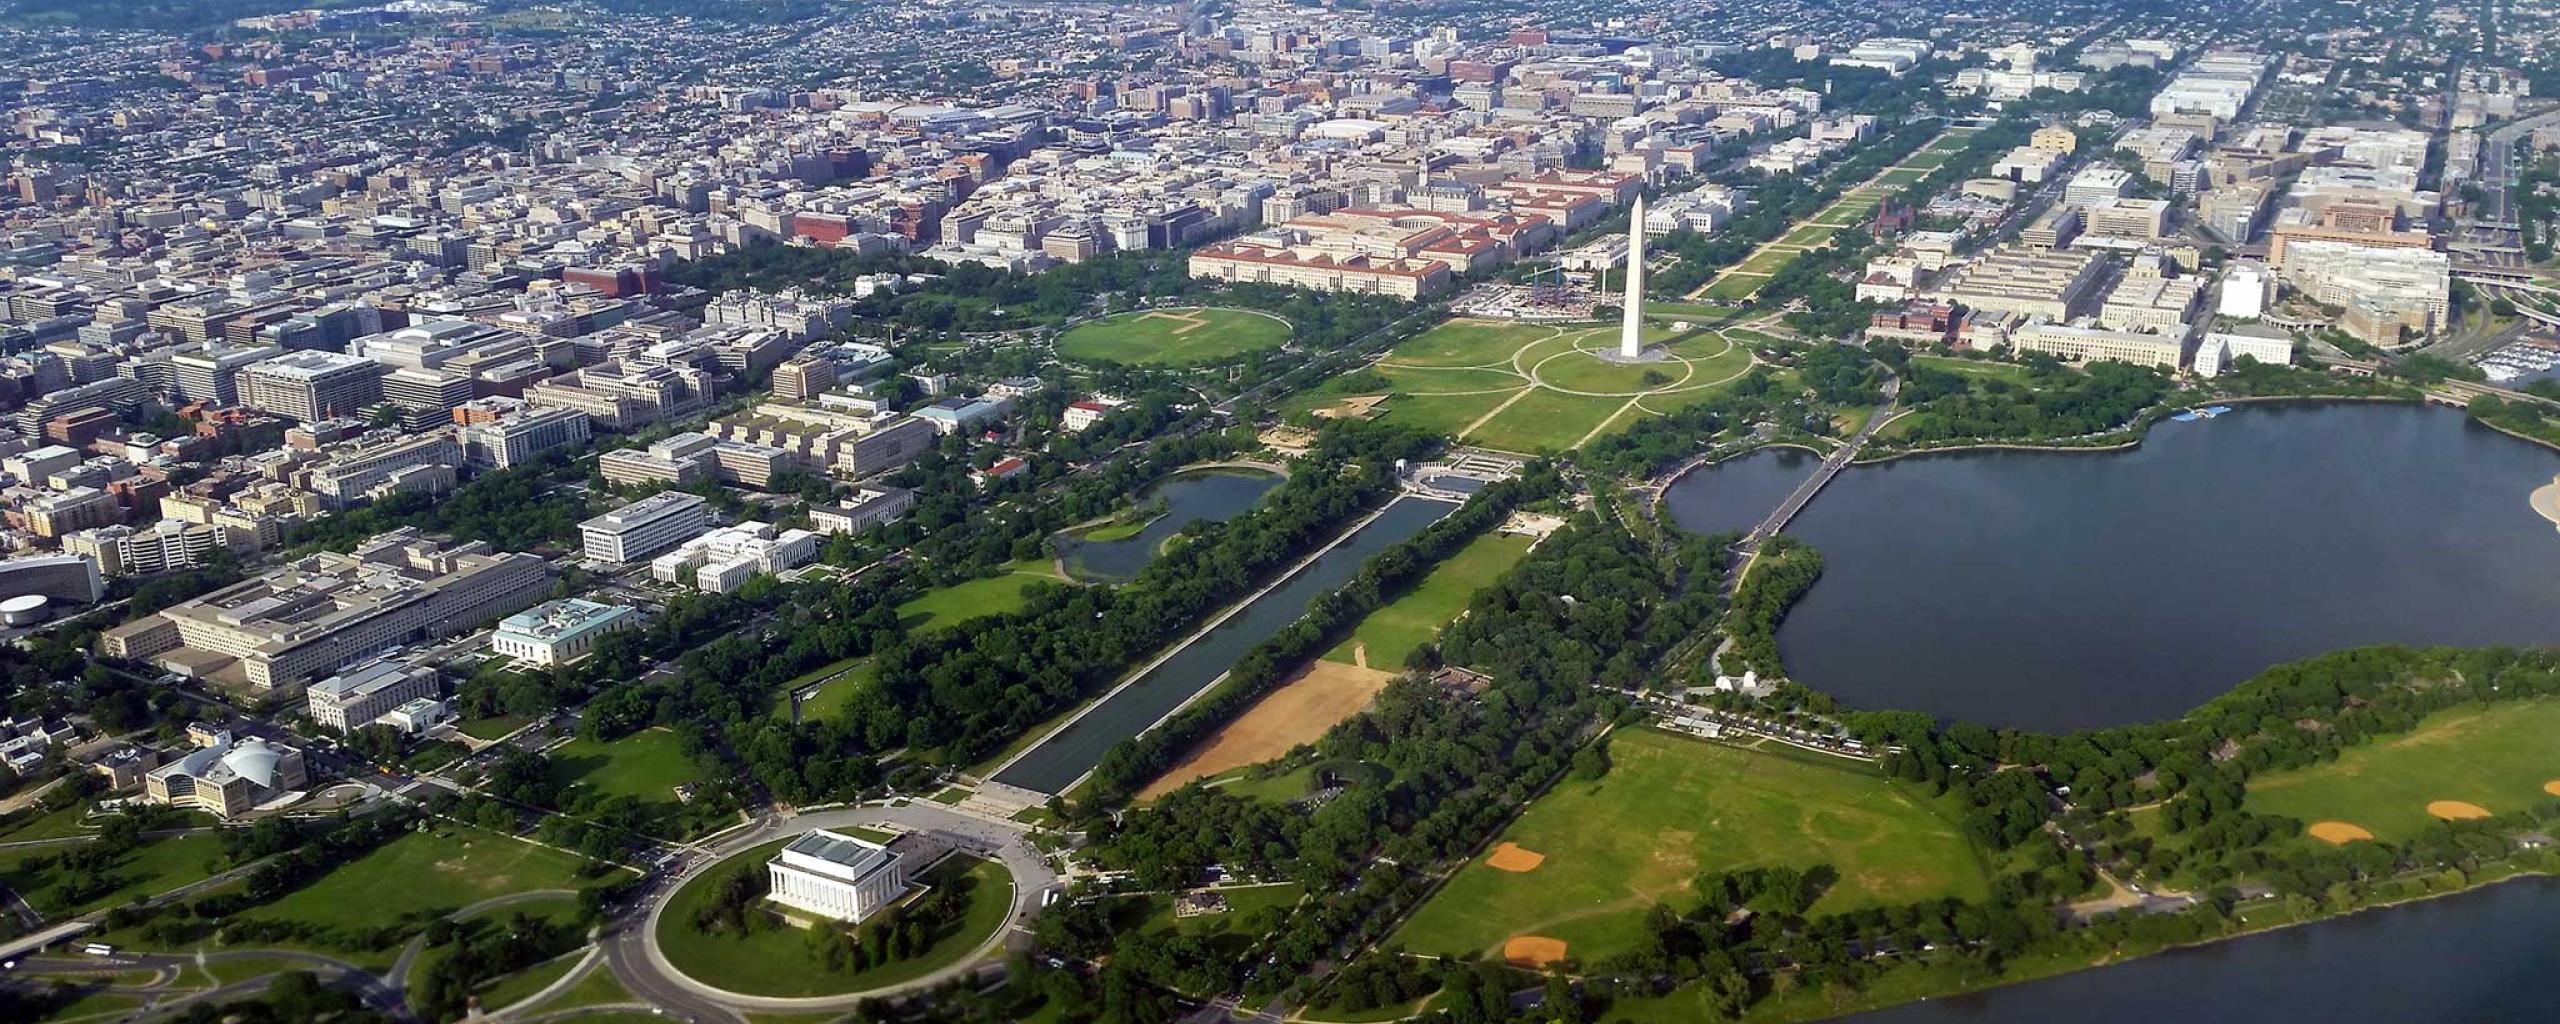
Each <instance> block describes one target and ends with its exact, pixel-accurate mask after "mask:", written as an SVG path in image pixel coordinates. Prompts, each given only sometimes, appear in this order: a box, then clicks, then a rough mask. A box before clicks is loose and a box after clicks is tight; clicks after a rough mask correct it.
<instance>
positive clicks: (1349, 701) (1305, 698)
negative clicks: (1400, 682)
mask: <svg viewBox="0 0 2560 1024" xmlns="http://www.w3.org/2000/svg"><path fill="white" fill-rule="evenodd" d="M1394 679H1395V674H1394V673H1391V672H1378V671H1374V670H1371V669H1365V668H1357V667H1354V666H1350V665H1340V664H1335V663H1333V662H1330V661H1318V662H1316V663H1314V664H1311V665H1309V666H1307V668H1306V669H1305V670H1304V671H1301V672H1299V673H1298V675H1297V676H1296V677H1295V678H1293V679H1291V680H1289V681H1288V682H1286V683H1283V684H1281V686H1280V688H1279V689H1277V690H1273V691H1271V693H1270V695H1269V696H1266V697H1264V698H1262V700H1261V702H1259V703H1257V704H1255V705H1254V706H1253V707H1252V708H1251V709H1249V710H1247V711H1246V712H1245V713H1244V714H1242V715H1240V716H1237V718H1236V720H1235V721H1232V722H1229V723H1227V727H1226V728H1224V729H1220V730H1218V732H1217V734H1216V735H1213V736H1211V737H1209V741H1208V742H1206V743H1203V744H1201V745H1200V746H1199V747H1198V748H1197V749H1195V750H1193V751H1192V752H1191V756H1189V757H1187V758H1184V759H1183V761H1182V763H1181V764H1177V765H1175V766H1173V770H1172V771H1169V772H1166V773H1164V775H1163V776H1162V777H1160V778H1158V779H1156V781H1155V782H1153V783H1150V784H1149V785H1148V786H1147V788H1146V789H1144V790H1142V791H1140V792H1139V793H1138V799H1140V800H1153V799H1155V798H1157V797H1160V796H1163V795H1165V794H1167V793H1170V792H1173V791H1174V790H1177V789H1181V788H1182V787H1183V784H1185V783H1188V782H1190V781H1191V780H1193V779H1205V778H1208V777H1209V776H1212V775H1216V774H1218V773H1219V772H1224V771H1229V770H1232V769H1236V768H1242V767H1244V766H1246V765H1249V764H1261V763H1262V762H1264V761H1268V760H1271V759H1272V758H1275V757H1278V756H1280V755H1282V754H1286V753H1288V752H1289V751H1290V750H1291V749H1293V748H1295V747H1297V746H1298V745H1299V744H1301V743H1313V742H1315V741H1316V740H1318V739H1321V738H1323V737H1324V733H1325V730H1327V729H1331V728H1333V727H1334V725H1335V724H1336V723H1339V722H1341V721H1342V720H1343V719H1346V718H1349V717H1351V716H1353V715H1356V714H1359V713H1360V712H1362V711H1366V710H1368V709H1369V702H1370V701H1373V700H1375V699H1377V696H1378V691H1380V690H1383V689H1386V687H1387V683H1389V682H1390V681H1393V680H1394Z"/></svg>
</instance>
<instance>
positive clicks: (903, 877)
mask: <svg viewBox="0 0 2560 1024" xmlns="http://www.w3.org/2000/svg"><path fill="white" fill-rule="evenodd" d="M903 861H904V858H902V857H900V856H899V855H898V854H896V853H894V852H892V851H891V850H890V849H889V848H888V847H885V846H882V845H880V844H878V843H874V842H870V841H868V840H862V839H856V838H854V837H852V836H848V835H844V834H842V833H839V832H829V831H826V830H824V829H821V830H819V831H815V832H811V833H808V834H806V835H803V836H801V837H800V838H798V839H794V840H792V841H791V844H790V845H788V846H785V847H783V848H782V852H780V853H777V854H774V855H773V859H772V860H770V861H766V862H765V868H766V870H767V871H768V872H770V873H771V876H772V882H773V892H772V893H771V894H770V895H771V898H772V900H773V901H774V902H776V903H779V904H782V905H783V906H785V907H788V908H791V909H793V910H798V911H802V912H804V913H809V914H816V915H818V916H820V917H827V918H832V919H834V920H838V921H848V922H852V923H856V924H859V923H861V922H862V921H863V920H865V919H867V918H869V917H870V916H871V915H873V914H876V913H879V912H880V908H882V907H885V906H888V905H889V904H891V903H894V902H896V901H897V899H898V897H900V896H902V895H905V894H906V891H907V868H906V865H905V863H903Z"/></svg>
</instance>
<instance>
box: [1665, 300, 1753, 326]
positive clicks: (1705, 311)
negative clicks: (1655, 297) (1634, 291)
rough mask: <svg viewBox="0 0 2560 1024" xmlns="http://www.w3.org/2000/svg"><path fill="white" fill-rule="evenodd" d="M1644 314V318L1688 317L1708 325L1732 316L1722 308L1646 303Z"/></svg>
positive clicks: (1729, 311) (1687, 304)
mask: <svg viewBox="0 0 2560 1024" xmlns="http://www.w3.org/2000/svg"><path fill="white" fill-rule="evenodd" d="M1644 312H1645V315H1646V316H1658V317H1688V318H1694V319H1696V320H1700V321H1706V322H1707V323H1709V324H1712V323H1714V322H1716V321H1721V320H1724V319H1725V318H1727V317H1730V316H1732V315H1733V311H1732V310H1730V309H1726V308H1724V307H1722V306H1700V305H1696V304H1693V303H1687V302H1646V303H1645V304H1644Z"/></svg>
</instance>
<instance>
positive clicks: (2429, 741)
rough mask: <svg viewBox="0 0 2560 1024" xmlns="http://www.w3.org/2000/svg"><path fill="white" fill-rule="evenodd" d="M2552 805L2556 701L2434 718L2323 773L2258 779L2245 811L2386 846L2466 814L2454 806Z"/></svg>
mask: <svg viewBox="0 0 2560 1024" xmlns="http://www.w3.org/2000/svg"><path fill="white" fill-rule="evenodd" d="M2554 799H2560V700H2534V701H2505V702H2500V703H2497V704H2492V705H2488V706H2486V707H2464V708H2454V709H2452V710H2448V711H2439V712H2437V713H2435V714H2434V715H2431V716H2429V717H2428V718H2427V720H2426V721H2424V722H2421V723H2419V725H2418V728H2417V729H2416V730H2414V731H2412V732H2407V733H2403V734H2400V735H2398V736H2390V737H2385V738H2382V739H2380V740H2377V741H2374V742H2371V743H2366V744H2364V745H2362V746H2358V747H2352V748H2349V749H2348V750H2346V751H2345V752H2344V753H2341V754H2339V755H2338V759H2337V760H2335V761H2332V762H2329V763H2328V764H2323V765H2314V766H2312V767H2309V768H2298V769H2294V770H2292V771H2283V772H2271V773H2268V774H2266V775H2261V776H2258V777H2256V778H2253V779H2250V780H2249V790H2248V798H2247V802H2246V804H2245V806H2246V807H2247V808H2248V809H2249V810H2252V811H2256V812H2258V813H2261V814H2282V815H2285V816H2287V817H2293V818H2299V819H2301V820H2302V822H2303V823H2304V824H2306V825H2316V824H2319V823H2323V822H2335V823H2339V824H2343V825H2347V826H2351V827H2353V828H2357V829H2362V830H2364V831H2366V832H2368V833H2370V834H2371V835H2372V836H2373V837H2374V838H2377V839H2381V840H2384V841H2386V842H2391V841H2398V840H2404V839H2407V838H2409V837H2410V836H2412V835H2415V834H2417V833H2418V832H2419V831H2420V830H2421V829H2424V828H2426V827H2427V826H2428V825H2429V824H2432V823H2433V822H2434V821H2435V820H2436V819H2437V818H2438V817H2453V816H2457V815H2459V814H2463V813H2466V812H2464V811H2463V810H2462V809H2461V808H2458V807H2455V806H2452V805H2469V807H2471V808H2476V809H2478V810H2485V811H2487V812H2489V813H2492V814H2506V813H2509V812H2512V811H2518V810H2523V809H2524V808H2526V807H2529V806H2533V805H2535V804H2539V803H2542V802H2544V801H2549V800H2554ZM2431 805H2443V806H2434V807H2433V810H2430V807H2431ZM2327 831H2328V832H2329V833H2332V834H2334V835H2336V836H2339V837H2344V838H2354V837H2353V836H2352V835H2351V834H2350V833H2347V832H2346V831H2344V830H2339V829H2331V830H2327Z"/></svg>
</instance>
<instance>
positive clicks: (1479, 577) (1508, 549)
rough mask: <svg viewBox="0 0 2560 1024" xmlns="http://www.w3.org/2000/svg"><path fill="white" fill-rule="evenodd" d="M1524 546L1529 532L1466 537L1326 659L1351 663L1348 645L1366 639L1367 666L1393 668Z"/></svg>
mask: <svg viewBox="0 0 2560 1024" xmlns="http://www.w3.org/2000/svg"><path fill="white" fill-rule="evenodd" d="M1528 552H1529V538H1527V537H1518V536H1512V535H1508V534H1494V533H1488V534H1485V535H1484V536H1481V537H1477V538H1476V539H1475V540H1473V541H1471V542H1469V543H1468V544H1467V546H1466V547H1463V548H1460V549H1458V553H1457V554H1455V555H1452V556H1450V557H1449V560H1448V561H1445V562H1442V563H1440V566H1439V568H1436V569H1433V570H1431V574H1430V575H1428V576H1425V577H1423V578H1422V582H1421V584H1419V585H1417V586H1415V587H1414V588H1413V589H1412V590H1410V591H1407V592H1406V593H1405V594H1404V596H1402V597H1398V598H1396V599H1395V600H1393V601H1390V602H1388V603H1387V606H1386V607H1384V608H1380V609H1378V610H1377V611H1374V612H1370V613H1369V616H1368V617H1367V618H1365V619H1362V620H1360V625H1359V626H1358V627H1357V628H1355V629H1353V630H1352V631H1351V638H1350V639H1348V640H1344V641H1343V642H1342V644H1341V646H1338V647H1335V648H1334V649H1333V650H1331V651H1329V652H1327V653H1326V654H1325V656H1324V657H1325V660H1327V661H1335V662H1340V663H1342V664H1345V665H1349V664H1353V661H1352V658H1351V651H1352V648H1353V647H1354V646H1356V645H1360V644H1366V645H1368V648H1369V666H1370V667H1371V668H1377V669H1383V670H1385V671H1389V672H1393V671H1397V670H1398V669H1400V668H1402V667H1403V665H1404V659H1405V657H1406V656H1407V655H1410V654H1412V653H1413V649H1414V648H1417V647H1420V646H1422V645H1423V644H1425V643H1429V642H1430V641H1431V639H1432V638H1433V637H1436V636H1439V635H1440V627H1442V626H1445V625H1448V623H1449V620H1451V619H1454V618H1457V617H1458V613H1459V612H1462V611H1465V610H1466V607H1467V599H1468V598H1470V597H1473V596H1475V592H1476V591H1478V590H1482V589H1484V588H1485V587H1487V586H1491V585H1492V583H1493V580H1494V578H1495V577H1497V576H1500V575H1502V574H1503V572H1505V571H1507V570H1509V569H1510V568H1511V566H1512V565H1513V564H1514V563H1517V562H1518V561H1520V556H1522V555H1525V554H1527V553H1528Z"/></svg>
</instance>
